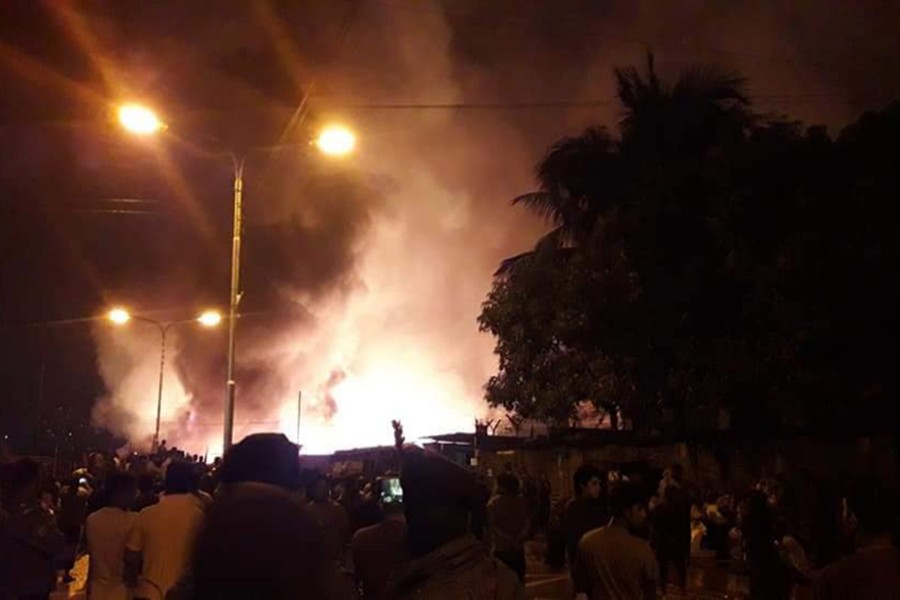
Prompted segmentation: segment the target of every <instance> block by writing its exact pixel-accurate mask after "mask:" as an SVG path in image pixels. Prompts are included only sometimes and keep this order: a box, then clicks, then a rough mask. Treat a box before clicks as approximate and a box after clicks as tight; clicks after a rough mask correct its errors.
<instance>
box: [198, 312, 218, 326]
mask: <svg viewBox="0 0 900 600" xmlns="http://www.w3.org/2000/svg"><path fill="white" fill-rule="evenodd" d="M197 322H198V323H200V324H201V325H203V326H204V327H216V326H218V325H219V323H221V322H222V315H221V314H220V313H219V312H218V311H216V310H208V311H206V312H204V313H203V314H202V315H200V316H199V317H197Z"/></svg>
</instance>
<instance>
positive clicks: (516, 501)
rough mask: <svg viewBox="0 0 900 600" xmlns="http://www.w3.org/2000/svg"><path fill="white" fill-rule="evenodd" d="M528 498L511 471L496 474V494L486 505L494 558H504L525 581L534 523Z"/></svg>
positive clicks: (522, 580)
mask: <svg viewBox="0 0 900 600" xmlns="http://www.w3.org/2000/svg"><path fill="white" fill-rule="evenodd" d="M529 512H530V510H529V506H528V501H527V500H526V499H525V498H524V497H523V496H522V494H520V493H519V480H518V479H516V476H515V475H513V474H512V473H500V474H499V475H497V495H496V496H494V497H493V498H491V501H490V502H488V506H487V517H488V535H489V537H490V541H491V547H492V549H493V553H494V558H497V559H499V560H501V561H503V562H504V563H505V564H506V565H507V566H508V567H509V568H510V569H512V570H513V571H514V572H515V573H516V575H518V577H519V581H521V582H522V583H525V540H526V539H527V538H528V531H529V529H530V527H531V523H530V519H529Z"/></svg>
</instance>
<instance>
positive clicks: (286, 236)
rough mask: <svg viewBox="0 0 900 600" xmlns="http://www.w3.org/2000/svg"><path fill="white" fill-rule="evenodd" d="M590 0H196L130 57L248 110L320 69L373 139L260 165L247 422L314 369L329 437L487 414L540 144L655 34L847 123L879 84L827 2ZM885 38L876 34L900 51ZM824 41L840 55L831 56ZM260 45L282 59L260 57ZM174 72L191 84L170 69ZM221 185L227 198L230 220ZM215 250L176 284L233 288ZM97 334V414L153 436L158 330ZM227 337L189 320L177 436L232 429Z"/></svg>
mask: <svg viewBox="0 0 900 600" xmlns="http://www.w3.org/2000/svg"><path fill="white" fill-rule="evenodd" d="M351 4H356V8H355V9H353V12H347V10H348V9H349V8H353V7H351V6H350V5H351ZM588 4H590V3H582V2H563V3H547V4H544V3H525V4H524V5H523V4H522V3H511V2H490V3H482V2H475V1H461V2H446V3H442V2H416V3H411V2H407V3H403V2H400V1H399V0H398V1H397V2H388V1H385V2H375V1H362V2H359V3H347V6H344V4H343V3H332V2H328V3H312V4H311V5H309V6H306V7H303V8H301V7H293V6H292V7H282V9H281V10H280V12H279V11H274V9H273V10H272V11H271V12H265V11H262V12H260V11H250V12H251V13H252V14H243V15H237V14H236V13H237V12H240V10H242V9H238V8H232V9H229V10H231V11H232V12H234V13H235V14H231V15H230V16H231V17H234V18H231V19H230V20H229V19H226V16H225V15H222V16H221V17H220V18H219V17H217V19H216V23H212V24H211V23H210V22H209V20H208V19H206V18H205V15H197V14H194V13H186V14H184V15H181V18H175V17H173V16H171V15H168V14H166V15H159V14H157V15H155V18H156V19H157V21H159V20H162V19H167V20H169V21H171V23H172V27H173V28H174V29H173V31H172V33H171V35H170V37H169V38H166V39H165V40H163V41H156V42H151V40H150V39H149V38H147V39H145V40H144V42H143V43H145V44H146V45H147V46H146V47H143V48H142V49H141V50H140V51H138V50H137V49H135V50H134V52H132V53H130V54H128V56H127V57H126V58H125V59H123V63H125V64H127V65H128V69H124V68H123V69H122V70H123V71H127V72H128V73H129V74H130V75H127V76H126V74H122V75H121V76H122V77H123V78H125V79H127V80H128V81H130V83H129V85H130V86H131V87H132V88H138V89H145V90H146V89H150V87H151V86H156V87H163V88H164V89H167V90H171V89H172V88H173V87H177V86H180V89H182V91H183V93H184V94H188V92H186V91H184V90H193V92H192V94H188V95H190V96H191V97H192V99H193V100H192V101H193V102H195V103H202V104H203V106H205V107H209V106H216V107H221V104H222V103H223V102H225V101H224V100H223V99H222V98H223V97H227V98H230V99H231V103H230V104H228V106H227V108H228V109H232V110H233V109H235V108H236V107H244V108H246V109H247V110H251V111H252V110H258V109H259V108H260V107H261V106H271V105H275V106H276V107H277V108H278V109H279V110H281V111H282V113H281V114H284V112H283V111H284V110H285V109H290V107H292V106H295V105H296V103H297V102H298V98H299V97H301V95H302V93H301V92H302V91H303V90H302V89H301V85H300V84H296V85H294V82H296V81H297V80H302V86H308V84H309V81H310V80H311V79H315V81H316V86H315V87H314V88H313V96H312V98H313V100H312V106H313V109H312V114H313V116H314V118H315V119H316V120H318V121H321V122H324V121H326V120H328V119H331V118H335V119H338V120H341V121H343V122H344V123H346V124H348V125H350V126H352V127H354V128H355V129H356V130H357V132H358V136H359V152H358V153H357V154H356V155H355V156H354V157H352V158H350V159H347V160H344V161H341V162H340V163H333V164H329V163H326V162H324V161H323V160H322V159H316V158H310V157H309V156H306V157H303V158H297V157H296V156H292V155H287V154H285V153H283V152H282V153H279V154H278V155H277V156H276V157H275V158H272V159H267V160H265V161H260V162H258V163H254V162H251V164H250V167H255V168H248V172H247V180H248V183H247V200H246V207H247V208H246V210H247V219H248V223H249V224H248V228H247V231H246V236H247V241H246V248H245V257H244V269H243V274H244V285H243V288H244V291H245V298H244V301H243V305H242V311H243V312H244V315H245V316H244V317H243V318H242V320H241V322H240V327H239V342H238V407H237V423H236V436H237V437H240V436H242V435H245V434H247V433H250V432H253V431H259V430H278V431H283V432H285V433H286V434H287V435H288V436H289V437H291V438H294V437H295V436H296V427H297V415H298V399H297V398H298V393H299V392H301V391H302V393H303V400H302V405H301V418H300V428H301V432H300V442H301V443H303V444H304V447H305V450H306V451H308V452H324V451H330V450H334V449H337V448H346V447H361V446H368V445H375V444H386V443H390V442H391V439H392V431H391V428H390V420H391V419H401V420H402V421H403V423H404V427H405V429H406V431H407V434H408V436H410V437H416V436H424V435H428V434H435V433H443V432H449V431H468V430H471V429H472V427H473V422H474V419H475V418H476V417H482V416H485V415H486V414H488V409H487V407H486V405H485V403H484V401H483V394H482V385H483V383H484V382H485V381H486V379H487V378H488V376H489V375H490V374H491V373H492V372H494V370H495V369H496V362H495V359H494V357H493V355H492V353H491V350H492V347H493V340H491V339H490V338H488V337H486V336H484V335H481V334H479V333H478V331H477V326H476V322H475V320H476V317H477V315H478V313H479V310H480V305H481V302H482V300H483V298H484V296H485V294H486V292H487V291H488V289H489V287H490V283H491V275H492V273H493V271H494V270H495V268H496V266H497V265H498V263H499V262H500V260H502V259H503V258H504V257H507V256H509V255H512V254H514V253H516V252H519V251H521V250H523V249H524V248H526V247H528V246H529V245H530V244H531V243H533V240H534V239H535V238H536V237H537V235H539V234H540V232H541V231H542V229H543V225H542V224H541V223H538V222H536V221H535V220H533V219H532V218H531V217H529V216H528V215H525V214H522V213H521V212H518V211H515V210H512V209H510V208H509V206H508V201H509V199H510V198H512V197H514V196H515V195H517V194H519V193H522V192H524V191H528V190H529V189H530V188H531V186H532V185H533V180H532V175H531V166H532V165H533V164H534V162H535V161H536V159H537V158H538V157H539V156H540V154H541V152H542V151H543V149H544V148H545V147H546V146H547V145H548V144H550V143H552V142H553V141H554V140H555V139H556V138H558V137H559V136H561V135H564V134H571V133H577V132H578V131H579V130H580V129H581V128H582V127H583V126H585V125H587V124H589V123H597V122H600V123H604V124H607V125H614V123H615V121H616V120H617V118H618V108H617V105H616V103H615V100H614V97H613V92H614V90H613V82H612V77H611V70H612V68H613V67H614V66H617V65H622V64H633V63H635V62H640V61H642V59H643V53H644V51H645V50H646V48H647V47H648V46H650V47H653V48H654V49H655V51H656V54H657V59H658V64H659V65H660V66H661V68H662V70H663V71H664V73H665V72H672V73H674V72H676V71H677V70H678V69H680V68H682V67H684V66H687V65H689V64H692V63H696V62H716V63H719V64H724V65H726V66H730V67H733V68H735V69H737V70H740V71H742V72H743V74H745V75H746V76H748V77H749V79H750V82H751V87H750V92H751V94H756V95H757V96H758V99H757V105H758V106H759V107H760V109H761V110H763V111H769V110H775V109H776V108H780V109H781V110H782V111H784V112H788V113H790V114H791V115H792V116H794V117H798V118H805V119H808V120H810V121H813V122H825V123H828V124H830V125H840V124H842V123H844V122H846V121H847V120H848V119H850V118H852V116H853V115H854V114H855V112H856V111H858V110H859V108H860V106H863V105H867V106H868V105H872V103H875V102H877V99H874V100H873V99H872V98H871V95H866V94H865V93H864V90H862V89H860V88H859V87H853V86H851V85H850V83H848V81H851V80H852V77H851V75H849V74H850V73H852V72H853V69H854V67H853V66H852V64H851V63H850V62H848V60H847V58H846V57H845V56H844V54H842V52H843V49H841V48H839V47H835V46H833V43H843V42H833V40H832V38H831V37H830V34H829V32H828V31H827V24H826V23H825V22H824V21H823V20H822V19H821V18H819V16H817V15H820V14H826V12H827V11H822V10H821V9H820V3H814V4H813V3H810V5H809V6H807V7H802V6H799V5H796V6H795V5H793V4H792V5H791V6H792V7H794V8H791V7H783V6H782V5H781V4H780V3H778V4H773V5H772V6H771V7H758V8H752V9H751V8H746V7H743V8H739V7H730V6H731V5H729V6H728V7H723V6H722V5H721V4H720V3H707V2H693V3H688V5H684V4H683V3H681V4H679V5H677V6H678V8H677V9H676V8H668V9H667V8H661V7H660V6H659V4H658V3H650V2H638V3H632V2H620V3H604V6H603V7H593V6H588ZM837 5H839V6H841V7H843V9H844V10H846V11H849V12H851V13H853V19H851V23H852V24H853V26H855V27H860V28H865V27H867V26H868V21H869V17H867V16H866V15H864V14H862V13H860V12H859V11H854V9H853V8H850V7H848V5H847V4H846V3H837ZM143 10H145V11H152V10H153V9H152V8H145V9H143ZM167 10H171V6H169V7H167ZM182 10H185V11H189V10H190V9H188V8H184V9H182ZM195 12H196V11H195ZM273 15H274V17H273ZM238 17H240V18H238ZM153 18H154V14H143V15H140V19H145V20H150V21H151V22H152V21H153ZM133 19H134V21H135V22H137V21H138V20H139V19H138V17H133ZM225 22H228V23H231V25H228V26H227V27H226V26H224V25H222V23H225ZM238 23H244V25H238ZM273 23H275V25H274V26H273ZM310 23H314V24H315V23H318V24H322V23H328V24H329V25H328V26H324V25H323V26H320V27H318V28H316V27H314V26H313V25H310ZM104 30H105V31H108V35H109V36H115V35H116V33H115V31H116V29H115V28H113V27H105V28H104ZM686 32H687V33H686ZM802 32H811V33H809V35H807V36H803V35H800V33H802ZM788 34H790V35H789V36H788ZM786 36H787V37H786ZM845 37H846V39H848V40H851V39H855V38H853V36H845ZM888 37H891V39H893V37H892V36H888ZM841 39H844V38H841ZM785 40H791V41H785ZM110 43H111V42H110ZM152 43H155V44H156V46H155V47H153V48H152V50H151V48H150V47H149V45H150V44H152ZM848 43H849V42H848ZM816 44H819V45H818V46H816ZM829 44H832V45H829ZM870 45H871V46H872V47H871V48H869V50H870V51H871V52H872V53H877V52H880V51H883V50H884V48H883V47H874V44H870ZM723 48H724V49H732V50H733V51H728V50H723ZM832 51H833V52H832ZM813 56H816V57H821V56H827V57H832V58H833V59H834V61H835V63H836V64H835V65H832V66H833V68H832V69H831V70H828V71H824V70H823V69H821V68H820V67H819V66H817V65H816V64H811V63H812V61H813ZM847 56H850V54H847ZM772 57H790V58H791V60H780V61H775V60H773V59H772ZM816 60H818V59H816ZM163 63H166V66H161V65H162V64H163ZM210 64H213V65H219V66H220V67H221V65H226V66H227V68H225V67H222V68H214V69H208V68H206V66H208V65H210ZM240 65H244V68H237V67H239V66H240ZM247 65H265V68H263V67H260V69H259V72H256V73H254V74H253V76H247V75H244V74H243V73H245V72H246V70H247V69H246V67H247ZM273 65H274V66H273ZM323 65H324V66H323ZM270 68H271V69H274V70H275V73H269V72H268V71H267V69H270ZM166 70H173V71H174V73H170V74H168V75H166V74H165V72H166ZM251 71H252V69H251ZM200 73H202V74H203V76H202V77H201V76H200V75H199V74H200ZM236 73H237V74H236ZM128 77H130V79H128ZM166 77H169V78H170V79H173V80H174V81H175V82H176V83H171V84H170V85H169V86H168V87H166V86H161V83H164V82H165V80H166ZM201 80H202V81H203V83H202V86H201V84H200V83H198V81H201ZM893 85H898V84H893ZM192 86H194V87H192ZM200 87H202V88H203V89H200ZM892 91H893V92H897V91H898V90H897V89H893V90H887V91H885V90H884V89H882V90H879V93H880V94H882V93H883V94H884V97H885V98H887V97H890V92H892ZM776 93H777V94H781V96H780V97H778V98H776V97H774V94H776ZM171 95H172V97H173V98H175V97H176V96H177V94H175V93H174V92H173V93H171ZM835 96H836V97H835ZM816 97H818V98H820V100H821V101H819V102H809V100H810V99H811V98H816ZM829 98H830V99H829ZM573 99H581V100H584V99H587V100H598V99H599V100H604V101H605V102H604V103H601V104H598V105H595V106H593V107H588V108H569V109H562V108H559V109H554V110H546V109H527V108H520V109H507V110H496V109H484V108H481V109H479V108H470V109H460V110H445V109H427V108H422V109H418V110H399V109H366V110H363V109H359V108H356V109H354V108H349V107H345V108H341V106H346V105H359V104H379V103H381V104H385V103H389V104H417V103H419V104H421V103H425V104H453V103H467V104H479V103H481V104H484V103H499V104H503V103H509V102H520V103H521V102H532V103H553V102H566V101H571V100H573ZM866 103H868V104H866ZM229 114H232V113H229ZM216 181H217V183H216V185H217V186H218V188H217V189H223V190H227V182H224V181H218V180H216ZM169 183H170V184H171V181H170V182H169ZM204 194H208V190H207V191H203V190H197V191H196V195H197V196H199V197H204ZM216 202H218V204H217V205H216V206H218V207H219V208H218V209H216V210H217V211H218V213H219V214H218V217H216V218H215V219H213V220H214V221H216V219H217V223H218V227H219V228H220V229H221V230H223V231H227V222H226V220H225V219H223V218H222V211H221V198H219V199H218V200H216ZM184 210H187V209H184ZM207 210H209V207H207ZM214 212H215V211H212V212H211V213H210V214H214ZM226 216H227V215H226ZM197 236H199V234H197ZM188 237H189V236H188ZM190 239H191V240H193V242H196V240H197V239H198V238H197V237H196V236H195V237H194V238H190ZM181 244H182V246H186V245H187V244H188V242H185V241H182V242H181ZM197 256H200V257H201V258H197ZM209 256H215V260H216V262H217V263H223V262H225V261H226V260H227V256H228V254H227V248H225V247H224V246H222V247H217V248H216V249H215V250H214V251H212V250H208V249H207V250H204V252H201V253H198V252H196V251H185V258H184V261H185V266H184V267H183V270H184V272H185V273H192V274H193V275H192V276H190V277H187V278H186V280H192V281H193V280H196V281H194V283H193V286H192V285H191V284H189V283H185V281H181V282H180V283H179V284H178V285H179V286H180V287H178V290H179V292H180V293H181V294H188V293H193V294H199V295H201V296H202V295H205V296H206V297H210V296H211V295H214V297H216V298H219V304H220V305H222V304H223V303H222V292H223V291H224V290H226V289H227V281H226V280H225V279H224V278H225V275H226V274H227V265H225V267H224V268H223V266H222V265H221V264H217V265H216V266H215V267H214V268H212V269H210V268H209V266H208V265H207V264H206V263H205V262H204V261H206V260H207V259H208V258H209ZM171 296H172V294H171V292H170V293H169V297H171ZM173 301H174V300H173ZM96 339H97V344H98V351H99V357H100V358H99V369H100V373H101V375H102V376H103V379H104V381H105V383H106V385H107V388H108V389H109V393H108V394H107V395H106V396H104V397H103V398H101V399H100V400H99V401H98V404H97V407H96V409H95V412H94V416H95V421H96V422H97V423H98V424H100V425H102V426H104V427H107V428H109V429H110V430H112V431H114V432H116V433H119V434H121V435H123V436H125V437H127V438H128V439H129V440H132V441H134V442H139V441H142V440H143V441H146V439H147V432H150V431H152V425H151V423H152V417H153V412H154V411H155V403H151V399H154V398H155V385H156V368H157V367H158V362H157V361H158V353H157V351H158V348H157V347H155V346H154V344H153V343H151V342H152V339H150V338H149V337H148V339H147V340H144V341H140V342H138V338H137V337H136V336H126V335H125V334H124V332H122V331H116V332H111V331H106V330H104V331H103V332H100V333H98V334H97V336H96ZM141 339H142V340H143V338H141ZM223 340H224V337H222V336H219V337H215V336H212V335H211V336H206V335H205V334H199V333H198V334H191V335H187V334H186V332H183V333H182V335H180V336H179V337H178V338H176V344H175V346H174V348H173V350H174V354H173V360H172V361H171V362H170V364H171V365H172V366H171V368H170V369H169V370H168V371H167V373H166V381H167V382H166V390H167V391H166V393H165V395H164V402H163V408H164V416H163V437H164V438H167V439H169V440H170V443H172V442H174V443H176V444H177V445H179V446H184V447H187V448H189V449H190V450H192V451H194V452H205V451H207V450H208V451H209V452H210V453H211V454H214V453H216V452H218V451H219V450H220V449H221V439H220V431H221V415H222V397H223V395H224V374H223V368H222V361H223V356H222V353H221V346H222V342H223Z"/></svg>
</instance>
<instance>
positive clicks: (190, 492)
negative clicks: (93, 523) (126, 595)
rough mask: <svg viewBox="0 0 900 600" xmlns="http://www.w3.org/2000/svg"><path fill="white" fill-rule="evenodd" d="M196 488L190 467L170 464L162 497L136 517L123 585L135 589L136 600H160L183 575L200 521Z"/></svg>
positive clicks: (200, 508)
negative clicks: (125, 583)
mask: <svg viewBox="0 0 900 600" xmlns="http://www.w3.org/2000/svg"><path fill="white" fill-rule="evenodd" d="M196 488H197V477H196V476H195V474H194V472H193V467H192V466H191V465H190V464H188V463H182V462H176V463H172V464H171V465H169V467H168V469H167V470H166V493H165V495H164V496H163V497H162V498H160V501H159V504H154V505H153V506H148V507H147V508H145V509H143V510H142V511H141V512H140V513H139V514H138V518H137V522H136V523H135V526H134V527H133V528H132V530H131V535H130V536H129V538H128V542H127V544H126V552H125V567H126V582H129V583H130V584H131V585H133V586H134V598H135V600H140V599H147V600H163V599H164V598H165V596H166V593H167V592H168V591H169V590H170V589H171V588H172V587H173V586H174V585H175V584H176V583H177V582H178V580H179V579H180V578H181V577H182V575H184V572H185V569H186V567H187V565H188V562H189V560H190V555H191V549H192V547H193V543H194V538H195V536H196V533H197V530H198V528H199V526H200V524H201V521H202V520H203V503H202V502H201V500H200V499H199V498H198V497H197V496H196V495H195V494H194V491H195V490H196Z"/></svg>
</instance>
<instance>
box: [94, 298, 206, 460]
mask: <svg viewBox="0 0 900 600" xmlns="http://www.w3.org/2000/svg"><path fill="white" fill-rule="evenodd" d="M106 317H107V318H108V319H109V320H110V321H112V322H113V323H114V324H115V325H117V326H121V325H125V324H127V323H128V322H129V321H131V320H132V319H134V320H135V321H143V322H144V323H150V324H151V325H154V326H155V327H156V328H157V329H158V330H159V340H160V345H159V389H158V391H157V395H156V429H155V431H154V433H153V452H156V449H157V448H159V422H160V417H161V416H162V393H163V374H164V373H165V369H166V335H167V334H168V333H169V329H170V328H171V327H172V326H173V325H179V324H181V323H199V324H200V325H202V326H204V327H206V328H213V327H215V326H217V325H218V324H219V323H221V322H222V315H220V314H219V313H218V312H217V311H215V310H208V311H206V312H204V313H203V314H201V315H200V316H198V317H197V318H196V319H181V320H180V321H157V320H156V319H150V318H148V317H143V316H140V315H132V314H131V313H130V312H128V310H127V309H125V308H121V307H117V308H114V309H112V310H111V311H109V312H108V313H107V315H106Z"/></svg>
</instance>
